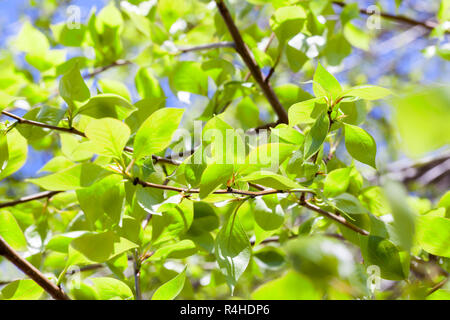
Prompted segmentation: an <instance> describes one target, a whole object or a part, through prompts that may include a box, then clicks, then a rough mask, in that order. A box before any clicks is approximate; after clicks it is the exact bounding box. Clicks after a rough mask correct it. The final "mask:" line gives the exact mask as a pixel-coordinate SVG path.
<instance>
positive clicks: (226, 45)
mask: <svg viewBox="0 0 450 320" xmlns="http://www.w3.org/2000/svg"><path fill="white" fill-rule="evenodd" d="M234 47H235V46H234V42H227V41H223V42H217V43H208V44H202V45H199V46H195V47H190V48H178V50H179V51H180V53H187V52H193V51H202V50H210V49H217V48H234Z"/></svg>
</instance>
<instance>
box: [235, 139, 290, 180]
mask: <svg viewBox="0 0 450 320" xmlns="http://www.w3.org/2000/svg"><path fill="white" fill-rule="evenodd" d="M297 148H298V146H296V145H292V144H290V143H289V144H288V143H267V144H263V145H259V146H258V147H256V148H254V149H253V150H251V151H250V152H249V154H248V155H247V157H246V159H245V164H238V165H237V170H236V171H237V172H239V173H241V174H248V173H251V172H254V171H258V170H278V167H279V166H280V164H282V163H283V162H284V161H285V160H286V159H287V158H288V157H289V156H291V155H292V152H293V151H294V150H295V149H297Z"/></svg>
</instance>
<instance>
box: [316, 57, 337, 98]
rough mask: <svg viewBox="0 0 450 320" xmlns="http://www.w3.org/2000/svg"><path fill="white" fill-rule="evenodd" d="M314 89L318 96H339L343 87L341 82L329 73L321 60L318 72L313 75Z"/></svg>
mask: <svg viewBox="0 0 450 320" xmlns="http://www.w3.org/2000/svg"><path fill="white" fill-rule="evenodd" d="M313 91H314V94H315V96H316V97H317V98H318V97H330V98H335V97H337V96H338V95H339V94H340V93H341V91H342V87H341V85H340V84H339V82H338V81H337V80H336V78H335V77H333V75H332V74H331V73H329V72H328V71H327V70H326V69H325V68H324V67H322V65H321V64H320V62H319V63H318V65H317V69H316V72H315V73H314V77H313Z"/></svg>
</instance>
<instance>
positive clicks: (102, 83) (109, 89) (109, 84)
mask: <svg viewBox="0 0 450 320" xmlns="http://www.w3.org/2000/svg"><path fill="white" fill-rule="evenodd" d="M98 85H99V87H100V89H101V91H102V92H103V93H111V94H116V95H119V96H121V97H122V98H125V99H126V100H128V101H131V96H130V92H129V91H128V88H127V86H126V85H125V84H123V83H122V82H120V81H117V80H112V79H101V80H99V81H98Z"/></svg>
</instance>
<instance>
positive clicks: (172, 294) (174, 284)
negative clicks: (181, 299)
mask: <svg viewBox="0 0 450 320" xmlns="http://www.w3.org/2000/svg"><path fill="white" fill-rule="evenodd" d="M186 268H187V267H184V269H183V271H181V272H180V273H179V274H178V275H176V276H175V277H174V278H173V279H171V280H169V281H167V282H166V283H164V284H163V285H162V286H160V287H159V288H158V289H157V290H156V291H155V293H154V294H153V296H152V300H173V299H175V298H176V297H177V296H178V295H179V294H180V292H181V290H183V287H184V283H185V282H186Z"/></svg>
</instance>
